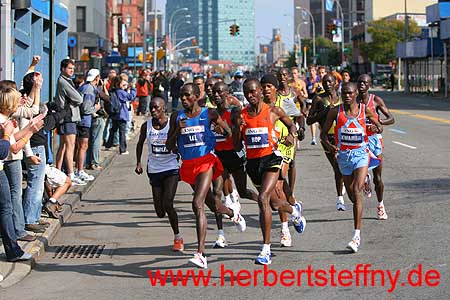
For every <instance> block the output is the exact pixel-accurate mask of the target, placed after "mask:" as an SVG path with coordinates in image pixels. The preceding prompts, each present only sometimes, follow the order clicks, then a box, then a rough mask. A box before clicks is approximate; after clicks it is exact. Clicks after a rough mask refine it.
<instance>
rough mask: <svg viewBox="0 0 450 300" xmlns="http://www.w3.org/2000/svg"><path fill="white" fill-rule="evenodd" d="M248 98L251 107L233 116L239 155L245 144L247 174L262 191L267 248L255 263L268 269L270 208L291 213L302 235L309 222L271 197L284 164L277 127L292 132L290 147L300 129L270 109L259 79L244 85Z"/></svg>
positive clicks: (296, 209) (261, 210) (299, 208)
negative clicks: (274, 134)
mask: <svg viewBox="0 0 450 300" xmlns="http://www.w3.org/2000/svg"><path fill="white" fill-rule="evenodd" d="M244 95H245V97H246V99H247V101H248V102H249V105H248V106H246V107H245V108H244V109H243V110H242V111H239V110H237V111H236V115H235V116H233V119H232V120H233V139H234V146H235V150H237V151H239V150H241V148H242V140H244V142H245V148H246V151H247V165H246V168H247V174H248V175H249V176H250V178H251V180H252V181H253V184H254V185H255V186H256V187H257V188H258V190H259V195H258V205H259V219H260V226H261V231H262V234H263V240H264V245H263V247H262V250H261V252H260V254H259V255H258V257H257V258H256V260H255V263H257V264H264V265H268V264H270V263H271V262H272V255H271V250H270V230H271V227H272V212H271V211H270V208H272V209H274V210H276V211H285V212H288V213H290V214H291V215H292V221H293V223H294V227H295V229H296V230H297V232H299V233H302V232H303V231H304V229H305V225H306V220H305V218H304V217H303V216H302V215H301V214H302V206H301V204H300V203H295V205H294V206H291V205H289V203H288V202H287V201H281V200H280V199H276V198H271V197H270V195H271V192H272V191H273V190H274V189H275V186H276V183H277V180H278V177H279V173H280V169H281V164H282V161H283V158H282V156H281V153H280V152H279V151H277V150H276V148H277V144H276V141H275V139H276V138H275V137H274V136H273V127H274V124H275V122H276V121H277V120H281V121H282V122H283V124H284V125H286V126H287V127H288V128H289V135H288V136H287V137H286V140H285V144H286V146H291V145H293V143H294V140H295V136H296V135H297V129H296V127H295V125H294V123H293V122H292V121H291V119H289V117H288V116H287V115H286V114H285V113H284V111H283V110H282V109H281V108H279V107H275V106H272V107H270V106H268V105H267V104H265V103H264V102H263V101H262V88H261V84H260V83H259V81H258V80H257V79H255V78H251V79H247V80H246V81H245V82H244Z"/></svg>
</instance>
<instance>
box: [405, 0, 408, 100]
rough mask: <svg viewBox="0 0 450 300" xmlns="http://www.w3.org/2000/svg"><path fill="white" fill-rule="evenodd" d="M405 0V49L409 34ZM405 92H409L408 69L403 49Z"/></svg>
mask: <svg viewBox="0 0 450 300" xmlns="http://www.w3.org/2000/svg"><path fill="white" fill-rule="evenodd" d="M406 1H407V0H405V49H406V47H407V43H408V35H409V20H408V9H407V6H406ZM404 65H405V93H409V78H408V77H409V69H408V58H407V57H406V51H405V62H404Z"/></svg>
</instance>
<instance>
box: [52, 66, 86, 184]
mask: <svg viewBox="0 0 450 300" xmlns="http://www.w3.org/2000/svg"><path fill="white" fill-rule="evenodd" d="M60 70H61V74H60V75H59V77H58V81H57V83H56V95H55V103H56V105H57V107H58V109H59V110H68V111H70V115H68V116H66V118H65V119H64V121H63V122H62V124H60V126H59V128H58V134H59V136H60V144H59V148H58V152H57V154H56V167H57V168H58V169H60V170H61V169H62V165H63V161H64V163H65V167H66V173H67V175H69V177H70V179H71V180H72V184H73V185H86V182H85V181H84V180H82V179H81V178H78V177H76V176H75V173H74V171H73V158H74V148H75V140H76V136H77V126H76V123H77V122H80V121H81V115H80V107H79V106H80V105H81V103H83V97H82V96H81V94H80V93H79V92H78V91H77V89H76V88H75V85H74V84H73V82H72V80H71V79H70V78H71V77H72V75H73V73H74V70H75V62H74V61H73V60H71V59H63V60H62V61H61V66H60Z"/></svg>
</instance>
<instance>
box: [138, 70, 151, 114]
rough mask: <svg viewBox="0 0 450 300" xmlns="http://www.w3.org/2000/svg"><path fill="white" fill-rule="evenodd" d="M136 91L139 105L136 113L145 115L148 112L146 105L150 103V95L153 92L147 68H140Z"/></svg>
mask: <svg viewBox="0 0 450 300" xmlns="http://www.w3.org/2000/svg"><path fill="white" fill-rule="evenodd" d="M136 92H137V96H138V98H139V106H138V109H137V115H139V114H141V115H143V116H145V115H146V114H147V112H148V105H149V103H150V95H151V94H152V93H153V84H152V82H151V76H150V71H149V70H142V71H141V74H140V76H139V78H138V80H137V82H136Z"/></svg>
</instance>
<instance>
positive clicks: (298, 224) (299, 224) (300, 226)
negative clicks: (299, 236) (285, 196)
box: [292, 202, 306, 233]
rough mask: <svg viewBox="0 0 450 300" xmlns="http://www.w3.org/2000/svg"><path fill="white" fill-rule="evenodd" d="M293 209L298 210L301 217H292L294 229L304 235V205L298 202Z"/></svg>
mask: <svg viewBox="0 0 450 300" xmlns="http://www.w3.org/2000/svg"><path fill="white" fill-rule="evenodd" d="M293 209H296V210H297V211H298V214H299V215H300V217H292V223H293V224H294V228H295V230H296V231H297V232H298V233H303V231H305V228H306V219H305V217H304V216H302V212H303V209H302V205H301V203H299V202H296V203H295V205H294V207H293Z"/></svg>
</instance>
